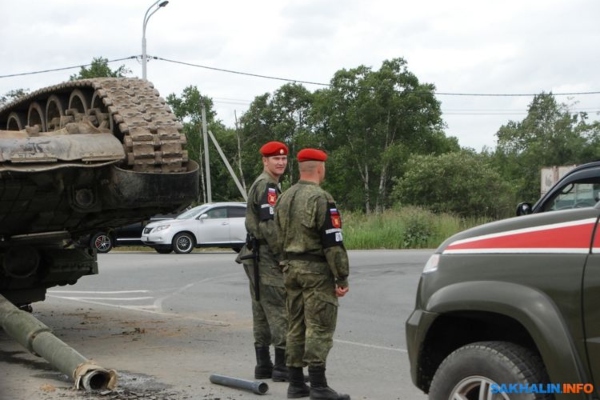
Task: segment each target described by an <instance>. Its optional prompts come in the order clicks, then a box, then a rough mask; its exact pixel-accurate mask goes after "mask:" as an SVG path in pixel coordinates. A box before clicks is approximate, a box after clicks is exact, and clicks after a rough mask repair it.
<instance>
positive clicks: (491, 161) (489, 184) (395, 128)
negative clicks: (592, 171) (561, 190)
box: [0, 58, 600, 219]
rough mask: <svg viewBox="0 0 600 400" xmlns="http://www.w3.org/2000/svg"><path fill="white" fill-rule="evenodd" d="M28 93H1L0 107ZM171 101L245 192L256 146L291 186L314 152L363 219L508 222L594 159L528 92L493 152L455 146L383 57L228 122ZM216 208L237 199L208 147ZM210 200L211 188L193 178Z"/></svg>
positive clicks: (597, 139)
mask: <svg viewBox="0 0 600 400" xmlns="http://www.w3.org/2000/svg"><path fill="white" fill-rule="evenodd" d="M107 63H108V61H107V60H106V59H103V58H98V59H94V60H93V62H92V64H91V66H90V68H89V69H86V68H85V67H82V68H81V71H80V73H79V74H77V75H73V76H71V77H70V79H83V78H91V77H100V76H125V75H126V74H127V73H129V71H127V70H126V69H125V68H124V67H123V66H121V67H119V69H117V70H116V71H112V70H111V69H110V68H108V65H107ZM23 93H26V91H25V90H23V89H19V90H15V91H12V92H9V93H8V94H7V95H5V96H3V97H0V106H1V105H2V103H3V102H6V101H7V100H10V98H12V97H18V95H22V94H23ZM166 101H167V103H168V104H169V105H170V107H171V108H172V109H173V112H174V114H175V115H176V116H177V118H179V119H180V120H181V122H182V123H183V131H184V133H185V135H186V136H187V142H188V152H189V157H190V159H193V160H196V161H198V162H199V164H200V165H201V166H202V165H203V164H204V161H203V160H204V159H203V157H204V154H203V152H204V149H203V145H202V143H203V141H202V133H201V132H202V131H201V127H202V118H201V107H202V106H204V107H205V109H206V120H207V121H206V122H207V126H208V129H209V130H210V131H211V132H212V133H213V135H214V136H215V137H216V139H217V141H218V143H219V145H220V147H221V148H222V150H223V152H224V153H225V155H226V156H227V158H228V161H229V163H230V165H232V166H234V169H235V170H236V172H237V174H238V178H239V179H240V180H241V182H242V184H243V185H249V184H251V183H252V181H253V180H254V178H255V177H256V176H257V175H258V174H259V173H260V172H261V171H262V164H261V162H260V155H259V148H260V146H262V144H264V143H266V142H267V141H270V140H278V141H282V142H284V143H286V144H287V145H288V147H289V148H290V157H289V162H288V171H287V172H286V174H285V176H284V179H283V188H284V189H286V188H287V187H289V186H290V185H291V184H293V183H295V181H296V180H297V179H298V173H297V165H296V159H295V154H296V153H297V151H298V150H300V149H301V148H303V147H317V148H321V149H323V150H325V151H326V152H327V153H328V154H329V158H328V161H327V177H326V181H325V182H324V184H323V186H324V188H325V189H326V190H328V191H329V192H330V193H331V194H332V195H333V196H334V198H335V199H336V201H337V203H338V205H339V206H340V208H342V209H344V210H351V211H360V212H364V213H367V214H370V213H379V212H381V211H383V210H386V209H390V208H400V207H404V206H418V207H422V208H425V209H428V210H431V211H433V212H435V213H450V214H455V215H458V216H461V217H486V218H494V219H499V218H504V217H508V216H512V215H514V208H515V206H516V204H517V202H519V201H531V202H533V201H535V200H537V198H538V197H539V195H540V170H541V168H542V167H547V166H554V165H570V164H581V163H585V162H589V161H592V160H596V159H599V158H600V123H599V122H598V121H592V120H591V119H590V117H589V115H588V114H587V113H584V112H579V113H574V112H572V111H571V106H569V105H567V104H563V103H559V102H557V100H556V98H555V97H554V96H553V95H552V93H540V94H539V95H536V96H534V98H533V100H532V102H531V103H530V104H529V106H528V110H527V116H526V117H525V118H524V119H523V120H522V121H508V122H507V123H506V124H505V125H502V126H501V127H499V129H498V131H497V133H496V141H497V145H496V148H494V149H487V148H486V149H483V150H482V151H481V152H476V151H475V150H473V149H470V148H461V147H460V145H459V144H458V140H457V139H456V138H455V137H449V136H447V135H446V133H445V131H444V129H445V127H446V125H445V123H444V120H443V114H442V111H441V106H440V102H439V101H438V100H437V98H436V96H435V86H434V85H433V84H430V83H422V82H420V81H419V79H418V77H417V76H416V75H415V74H414V73H412V72H411V71H410V70H409V68H408V65H407V63H406V61H405V60H403V59H402V58H396V59H391V60H385V61H383V63H382V65H381V67H380V68H379V69H373V68H370V67H366V66H359V67H356V68H352V69H342V70H339V71H337V72H336V73H335V74H334V76H333V77H332V78H331V80H330V82H329V86H328V87H326V88H322V89H318V90H316V91H313V92H311V91H309V90H308V89H306V88H305V87H304V86H303V85H301V84H296V83H287V84H284V85H282V86H281V87H280V88H278V89H277V90H275V91H274V92H272V93H264V94H260V95H258V96H256V97H255V98H254V100H253V101H252V103H251V104H250V106H249V108H248V111H246V112H245V113H244V114H242V115H241V116H240V117H239V119H238V120H237V121H236V126H234V127H228V126H225V125H224V123H223V122H222V121H220V120H219V119H218V118H217V115H216V112H215V111H214V103H213V100H212V99H211V98H210V97H209V96H208V95H206V94H203V93H202V92H201V91H200V89H199V88H198V87H197V86H188V87H186V88H185V89H184V90H183V92H182V93H181V94H179V95H178V94H175V93H172V94H169V95H168V96H167V97H166ZM209 151H210V154H211V156H210V170H211V181H212V187H211V192H212V198H213V200H214V201H225V200H242V199H243V198H242V195H241V193H240V192H239V190H238V188H237V186H236V185H235V183H234V181H233V179H232V178H231V177H230V175H229V172H228V170H227V168H226V167H225V165H224V164H223V162H222V161H221V159H220V157H218V156H217V154H216V149H215V148H214V147H213V146H212V145H211V146H210V148H209ZM199 185H200V188H201V191H203V192H206V182H205V180H204V179H201V181H200V182H199Z"/></svg>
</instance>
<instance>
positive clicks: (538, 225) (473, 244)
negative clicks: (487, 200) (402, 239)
mask: <svg viewBox="0 0 600 400" xmlns="http://www.w3.org/2000/svg"><path fill="white" fill-rule="evenodd" d="M599 215H600V209H597V208H596V207H593V208H579V209H572V210H564V211H552V212H546V213H541V214H532V215H527V216H520V217H513V218H508V219H504V220H501V221H495V222H490V223H487V224H484V225H480V226H477V227H474V228H471V229H468V230H465V231H463V232H460V233H457V234H455V235H453V236H451V237H449V238H448V239H446V240H445V241H444V242H443V243H442V244H441V245H440V246H439V247H438V249H437V251H436V253H444V254H459V253H463V254H467V253H470V252H477V253H501V252H503V251H502V250H503V249H505V248H512V249H513V251H514V249H515V248H519V247H521V246H522V247H523V248H527V249H529V250H532V249H536V248H537V249H548V248H553V247H556V248H572V249H581V248H588V249H589V246H590V243H589V237H590V236H589V235H588V236H585V235H582V234H581V233H582V232H584V231H585V232H587V233H588V234H589V233H590V229H593V228H594V226H595V225H596V223H597V220H598V216H599ZM550 233H553V234H550ZM578 239H580V240H578ZM555 241H556V242H555Z"/></svg>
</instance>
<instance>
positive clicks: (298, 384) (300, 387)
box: [287, 367, 310, 399]
mask: <svg viewBox="0 0 600 400" xmlns="http://www.w3.org/2000/svg"><path fill="white" fill-rule="evenodd" d="M288 371H289V377H290V385H289V386H288V391H287V398H288V399H299V398H301V397H308V396H309V395H310V388H309V387H308V385H307V384H306V383H304V373H303V372H302V368H300V367H288Z"/></svg>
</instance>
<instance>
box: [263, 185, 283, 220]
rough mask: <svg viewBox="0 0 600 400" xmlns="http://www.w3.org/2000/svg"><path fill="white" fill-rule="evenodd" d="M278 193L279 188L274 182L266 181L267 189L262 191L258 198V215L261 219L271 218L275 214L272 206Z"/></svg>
mask: <svg viewBox="0 0 600 400" xmlns="http://www.w3.org/2000/svg"><path fill="white" fill-rule="evenodd" d="M278 195H279V189H278V188H277V185H276V184H274V183H268V184H267V189H266V190H265V192H264V193H263V195H262V197H261V199H260V204H259V207H260V210H259V212H258V216H259V218H260V220H261V221H267V220H270V219H273V217H274V216H275V212H274V207H275V203H276V202H277V196H278Z"/></svg>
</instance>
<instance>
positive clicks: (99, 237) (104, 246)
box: [90, 232, 114, 253]
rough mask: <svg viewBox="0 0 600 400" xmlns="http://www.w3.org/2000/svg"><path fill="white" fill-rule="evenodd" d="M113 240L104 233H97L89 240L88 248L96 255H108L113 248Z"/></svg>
mask: <svg viewBox="0 0 600 400" xmlns="http://www.w3.org/2000/svg"><path fill="white" fill-rule="evenodd" d="M113 245H114V244H113V239H112V237H111V236H110V235H109V234H108V233H106V232H98V233H96V234H95V235H93V236H92V238H91V239H90V247H91V248H92V249H96V251H97V252H98V253H108V252H109V251H111V250H112V248H113Z"/></svg>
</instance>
